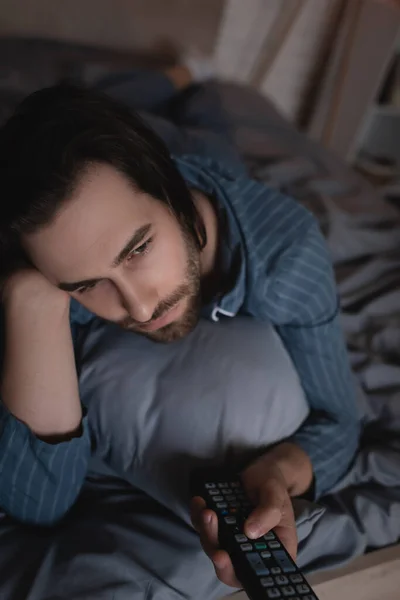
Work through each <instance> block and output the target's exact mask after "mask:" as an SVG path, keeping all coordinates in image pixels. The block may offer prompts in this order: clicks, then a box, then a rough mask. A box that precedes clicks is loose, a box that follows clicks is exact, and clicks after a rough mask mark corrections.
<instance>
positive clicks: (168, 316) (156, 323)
mask: <svg viewBox="0 0 400 600" xmlns="http://www.w3.org/2000/svg"><path fill="white" fill-rule="evenodd" d="M180 311H181V302H178V304H175V306H173V307H172V308H170V310H168V311H167V312H166V313H164V314H163V315H162V316H161V317H159V318H158V319H153V320H152V321H149V322H148V323H142V324H140V325H139V326H138V327H139V329H140V330H141V331H157V329H161V328H162V327H166V326H167V325H169V324H170V323H172V321H175V319H176V318H177V317H178V316H180Z"/></svg>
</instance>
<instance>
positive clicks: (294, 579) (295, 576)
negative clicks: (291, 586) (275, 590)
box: [290, 573, 303, 583]
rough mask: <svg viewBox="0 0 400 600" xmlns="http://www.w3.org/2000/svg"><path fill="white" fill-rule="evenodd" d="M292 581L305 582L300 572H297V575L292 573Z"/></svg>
mask: <svg viewBox="0 0 400 600" xmlns="http://www.w3.org/2000/svg"><path fill="white" fill-rule="evenodd" d="M290 581H291V582H292V583H303V578H302V576H301V575H300V574H299V573H296V574H295V575H290Z"/></svg>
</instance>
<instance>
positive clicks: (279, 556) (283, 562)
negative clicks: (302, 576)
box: [272, 550, 296, 573]
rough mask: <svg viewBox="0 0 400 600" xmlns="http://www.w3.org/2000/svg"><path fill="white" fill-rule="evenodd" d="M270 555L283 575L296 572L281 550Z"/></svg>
mask: <svg viewBox="0 0 400 600" xmlns="http://www.w3.org/2000/svg"><path fill="white" fill-rule="evenodd" d="M272 555H273V557H274V559H275V560H276V562H277V563H278V565H280V567H281V568H282V571H283V572H284V573H293V572H294V571H295V570H296V568H295V567H294V565H293V564H292V563H291V561H290V559H289V557H288V556H287V555H286V552H284V551H283V550H276V551H275V552H273V553H272Z"/></svg>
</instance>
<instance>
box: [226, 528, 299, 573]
mask: <svg viewBox="0 0 400 600" xmlns="http://www.w3.org/2000/svg"><path fill="white" fill-rule="evenodd" d="M235 540H236V541H237V542H239V544H242V543H243V542H247V537H246V536H245V535H244V533H237V534H236V535H235ZM294 583H296V582H294Z"/></svg>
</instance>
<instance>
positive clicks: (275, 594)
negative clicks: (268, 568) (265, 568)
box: [267, 588, 281, 598]
mask: <svg viewBox="0 0 400 600" xmlns="http://www.w3.org/2000/svg"><path fill="white" fill-rule="evenodd" d="M267 596H268V598H281V593H280V591H279V590H278V588H271V589H270V590H267Z"/></svg>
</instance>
